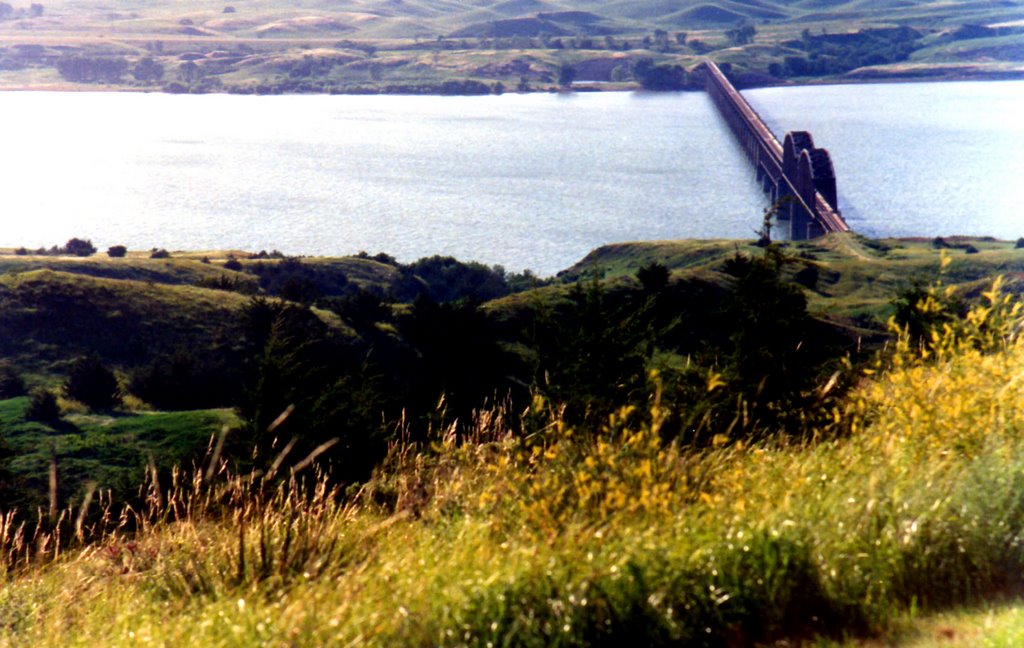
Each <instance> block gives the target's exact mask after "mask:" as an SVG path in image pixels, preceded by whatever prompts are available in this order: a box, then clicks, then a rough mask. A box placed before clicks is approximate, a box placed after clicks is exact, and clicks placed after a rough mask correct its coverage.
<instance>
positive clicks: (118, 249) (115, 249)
mask: <svg viewBox="0 0 1024 648" xmlns="http://www.w3.org/2000/svg"><path fill="white" fill-rule="evenodd" d="M126 254H128V248H126V247H125V246H123V245H111V246H110V247H109V248H107V256H108V257H110V258H111V259H119V258H121V257H123V256H124V255H126Z"/></svg>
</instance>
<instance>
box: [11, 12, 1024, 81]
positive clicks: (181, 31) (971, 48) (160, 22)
mask: <svg viewBox="0 0 1024 648" xmlns="http://www.w3.org/2000/svg"><path fill="white" fill-rule="evenodd" d="M224 7H225V5H224V4H223V3H220V2H217V3H214V2H205V1H193V2H187V3H169V2H159V1H147V2H140V3H132V5H131V6H130V7H125V8H119V9H112V8H111V7H110V6H109V4H104V3H100V2H81V3H79V2H56V3H49V4H47V5H46V12H45V13H44V15H43V16H41V17H36V18H21V19H17V20H9V21H4V22H0V48H3V47H5V46H7V47H11V48H12V49H10V50H9V51H8V52H7V54H10V55H11V56H12V57H13V58H18V57H21V56H22V54H24V52H21V51H18V50H15V49H13V47H14V46H18V45H25V44H41V45H45V46H48V47H57V46H63V47H71V48H79V49H80V51H81V52H82V53H98V52H105V53H108V54H110V53H117V54H120V55H123V56H126V57H127V58H128V59H129V60H130V61H132V62H134V61H136V60H138V59H139V58H141V57H143V56H152V57H156V58H157V59H159V60H161V61H162V63H163V65H164V67H165V69H166V77H165V79H164V81H163V83H169V82H170V81H174V80H177V79H178V78H179V71H180V68H181V66H182V64H183V60H182V59H180V58H179V57H178V56H179V55H180V54H183V53H189V54H193V55H195V54H198V55H203V56H202V57H201V58H199V59H198V62H199V65H200V67H201V69H203V70H207V71H208V72H209V74H210V78H213V79H217V80H219V81H223V82H224V83H225V84H227V85H239V86H247V85H257V84H275V83H279V82H281V81H282V80H284V81H287V80H288V75H289V70H290V69H291V67H292V66H293V64H294V63H295V62H297V61H303V60H307V61H312V62H317V61H320V62H321V63H322V64H323V65H324V66H326V70H327V71H324V68H320V71H319V72H317V73H315V74H314V75H313V76H312V78H313V79H314V80H317V81H325V82H328V83H329V84H330V85H332V86H333V87H335V88H348V89H352V88H359V87H375V86H378V85H386V84H416V83H422V82H433V83H437V82H440V81H442V80H444V79H448V78H466V77H471V78H478V79H484V80H487V81H488V82H494V81H497V80H501V81H503V82H504V83H505V84H506V86H509V84H510V83H511V84H512V85H511V86H509V87H514V85H515V84H516V83H517V82H518V80H519V78H520V76H521V75H522V74H523V69H522V67H521V61H524V60H526V58H527V56H526V55H527V50H529V51H530V52H531V53H532V54H534V55H536V57H537V58H539V59H540V62H537V63H533V64H531V65H530V67H529V69H528V70H527V71H526V72H525V75H526V76H527V77H528V78H529V79H530V80H531V82H533V83H534V85H535V87H550V86H551V85H552V83H553V80H552V78H551V75H552V74H553V73H555V72H556V71H557V68H558V65H559V64H561V63H562V62H569V63H572V64H574V65H577V66H581V69H594V63H593V62H594V61H605V63H602V64H599V65H597V67H598V68H602V69H605V70H606V73H607V70H610V69H611V68H612V67H614V65H615V63H616V62H617V61H616V57H620V56H622V53H621V52H618V51H612V50H608V49H605V48H604V45H603V43H604V36H605V35H612V36H614V37H615V38H618V39H620V40H621V39H622V38H626V39H629V40H630V41H631V51H630V53H629V55H630V56H633V57H639V56H655V57H659V58H662V59H665V60H671V61H673V62H676V63H681V64H683V65H688V66H690V65H693V64H695V63H696V62H697V61H698V60H699V58H700V57H699V56H697V55H696V54H697V51H696V50H694V49H692V48H690V47H684V46H679V47H676V46H673V48H672V49H671V52H669V53H660V52H658V51H654V50H653V49H651V48H644V47H643V46H642V45H641V43H640V39H641V38H642V37H644V36H651V35H652V34H653V33H654V31H655V30H665V31H668V32H670V33H673V34H674V33H676V32H679V31H685V32H687V33H688V34H689V35H690V38H691V39H699V40H702V41H704V42H705V43H707V44H710V45H711V46H712V47H713V48H714V49H715V50H716V51H715V52H713V53H712V57H713V58H716V59H718V60H721V61H729V62H734V63H736V64H739V65H741V66H746V67H750V68H751V69H756V70H760V71H764V70H765V69H767V66H768V64H769V63H771V62H781V61H782V57H783V56H785V55H786V54H787V52H786V51H785V50H783V49H780V48H779V47H778V44H779V43H781V42H783V41H785V40H787V39H791V38H795V37H798V36H799V34H800V32H801V31H802V30H804V29H811V30H813V31H814V32H815V33H817V32H819V31H821V30H827V31H828V32H830V33H836V32H845V31H848V30H856V29H860V28H870V27H878V26H893V25H904V24H906V25H912V26H914V27H916V28H920V29H923V30H925V31H927V32H930V33H934V34H941V33H942V32H943V31H945V30H947V29H950V28H955V27H957V26H959V25H961V24H964V23H971V24H999V23H1004V22H1011V21H1014V20H1019V19H1020V18H1022V17H1024V13H1022V12H1021V10H1020V9H1019V7H1017V6H1015V5H1011V4H1009V3H981V2H976V3H958V4H956V5H953V4H950V3H946V2H940V1H938V0H921V1H918V2H900V3H886V4H885V5H880V4H879V3H870V4H867V3H864V2H857V1H853V0H846V1H838V2H829V3H825V4H824V5H823V4H822V3H814V2H811V3H806V2H799V1H797V2H793V1H790V2H781V1H780V2H772V3H763V2H736V1H735V0H717V1H708V0H679V1H674V2H644V3H635V2H589V1H584V0H560V1H553V0H550V1H546V2H481V1H478V2H471V3H454V2H430V1H428V0H407V1H405V2H401V3H385V4H381V3H374V2H343V3H328V2H319V1H316V0H314V1H310V2H303V3H287V4H285V3H281V2H271V1H264V2H246V3H245V4H240V5H238V6H236V7H235V9H236V11H235V12H234V13H228V14H225V13H223V10H224ZM541 14H543V16H541ZM744 20H745V21H749V22H751V23H753V24H756V25H757V27H758V30H759V35H758V38H757V40H756V42H755V43H754V44H752V45H749V46H747V47H744V48H730V47H729V43H728V41H727V39H726V38H725V36H724V31H725V30H726V29H729V28H731V27H733V26H734V25H735V24H736V23H737V22H738V21H744ZM508 21H513V22H511V23H510V22H508ZM514 21H518V22H514ZM541 21H546V22H543V24H542V26H541V27H536V26H534V27H530V25H532V24H540V23H541ZM522 29H525V31H520V30H522ZM495 30H497V31H495ZM542 31H543V32H547V33H549V34H558V35H566V36H568V37H570V38H571V37H575V36H586V37H592V38H593V39H594V40H596V41H597V45H595V46H593V47H595V49H592V50H591V49H579V50H575V49H565V50H557V51H553V50H536V49H532V48H534V47H536V44H522V43H520V44H519V45H515V46H514V47H508V46H507V44H506V46H502V47H501V48H499V49H497V50H495V49H489V48H487V47H483V48H481V44H480V43H479V42H477V40H476V37H477V36H481V35H482V36H486V37H490V36H492V35H495V34H496V35H498V36H504V37H506V40H507V38H508V37H511V36H514V35H516V34H524V35H527V36H533V37H537V36H539V35H540V32H542ZM463 33H465V34H471V35H473V36H471V37H470V38H469V41H468V43H467V44H466V45H464V44H463V42H462V41H463V40H464V39H463V38H462V37H461V36H457V35H458V34H463ZM453 35H455V36H453ZM444 36H447V37H449V40H450V41H451V42H450V44H449V45H447V46H445V47H443V48H442V47H440V46H436V45H432V44H435V43H437V39H438V38H439V37H444ZM1022 39H1024V36H1021V35H1017V36H1006V37H1002V38H1001V39H999V42H995V43H989V44H982V43H974V42H973V41H961V42H959V43H955V44H953V45H948V46H940V47H934V48H929V49H927V50H926V51H925V52H923V53H922V54H921V56H920V57H919V60H920V62H921V65H924V66H926V67H928V66H932V67H938V68H943V69H945V68H948V67H949V66H950V64H953V63H959V64H964V65H969V66H970V67H969V68H957V69H955V70H952V72H950V71H949V70H947V74H952V75H968V74H971V73H979V72H985V71H986V70H990V71H992V72H1005V71H1007V70H1011V69H1018V70H1019V67H1020V66H1019V62H1020V60H1021V55H1020V48H1021V42H1022ZM343 41H356V42H357V43H367V42H372V43H373V44H374V46H375V48H376V50H377V54H376V55H373V54H368V53H366V52H364V51H361V50H359V49H358V48H354V47H353V46H352V44H351V42H350V43H344V42H343ZM157 42H159V43H160V45H159V49H156V48H155V45H154V43H157ZM467 46H468V49H467ZM523 48H526V49H523ZM3 53H4V52H2V51H0V55H2V54H3ZM56 54H57V51H56V50H53V51H51V52H49V54H48V56H54V55H56ZM481 55H484V56H486V58H487V61H486V63H487V64H490V65H488V66H482V65H481V64H479V63H477V62H475V59H477V58H479V57H480V56H481ZM0 58H2V56H0ZM193 58H194V57H193ZM608 61H613V62H612V63H608ZM588 66H589V67H588ZM904 67H905V66H904ZM4 68H11V69H9V70H8V69H5V70H4V71H3V72H0V87H8V88H15V87H47V88H63V87H74V85H75V84H72V83H68V82H66V81H63V80H61V78H60V77H59V76H58V75H57V74H56V72H55V70H54V69H53V67H52V64H48V63H46V56H43V57H41V58H38V59H30V62H29V67H27V68H23V69H18V68H19V66H4ZM876 68H877V70H876ZM502 69H507V70H508V71H507V72H500V70H502ZM912 69H914V70H916V71H915V72H914V73H915V74H924V73H925V72H924V71H922V70H920V69H918V68H917V67H915V68H912ZM496 70H499V71H496ZM872 70H875V71H876V72H877V73H879V74H882V75H899V74H902V73H905V70H902V69H899V70H898V69H890V68H889V67H887V66H875V67H872V68H868V72H867V73H870V72H871V71H872ZM862 74H865V73H864V72H862ZM581 78H582V77H581ZM604 80H607V78H605V79H604ZM133 83H134V82H133V79H132V78H131V76H130V75H127V74H126V75H125V76H124V78H123V80H122V82H121V83H120V84H119V85H118V87H132V86H133ZM143 85H145V84H143ZM157 85H158V86H159V85H161V84H157ZM134 86H135V87H138V84H134ZM90 87H95V86H90Z"/></svg>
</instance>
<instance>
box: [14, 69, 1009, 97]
mask: <svg viewBox="0 0 1024 648" xmlns="http://www.w3.org/2000/svg"><path fill="white" fill-rule="evenodd" d="M745 76H746V78H744V77H745ZM453 80H454V79H453ZM1019 80H1024V64H1022V65H1020V66H1015V67H1008V66H1007V65H1006V64H1005V63H999V64H994V65H987V66H978V65H976V64H964V65H956V64H935V65H926V66H902V65H897V66H886V67H877V68H862V69H859V70H853V71H851V72H848V73H846V74H843V75H840V76H830V77H807V78H801V79H799V80H792V79H775V80H774V81H773V80H771V79H770V78H767V76H766V75H758V74H747V75H740V77H739V79H738V81H737V87H738V88H739V89H740V90H754V89H757V88H770V87H794V88H795V87H803V86H831V85H860V84H893V83H957V82H971V81H1019ZM459 81H464V80H461V79H460V80H459ZM173 85H174V84H169V85H168V86H164V87H159V86H147V87H140V86H138V85H130V84H99V83H73V82H69V81H60V82H52V81H45V82H39V83H8V82H5V81H4V79H3V78H2V76H0V92H130V93H165V94H238V95H268V96H269V95H345V96H349V95H350V96H364V95H392V96H403V95H409V96H472V95H483V94H496V95H500V94H536V93H540V94H550V93H558V92H661V91H657V90H645V89H643V88H642V87H641V86H640V85H639V84H638V83H635V82H607V81H589V80H580V81H577V82H575V83H574V84H573V86H572V87H571V88H562V87H558V86H557V85H554V84H547V85H537V86H531V87H530V88H528V89H525V90H520V89H516V88H508V87H505V86H503V85H502V84H500V82H495V83H493V84H490V85H491V86H492V91H491V92H490V93H485V92H465V93H460V92H454V93H452V92H441V91H439V88H440V87H441V86H442V85H443V84H442V83H422V84H417V83H415V82H412V83H405V84H401V85H392V86H372V85H367V86H335V87H330V88H326V89H324V90H321V91H277V90H272V91H268V92H261V91H259V86H241V85H238V86H229V87H222V88H193V89H186V90H185V91H181V90H180V89H174V88H171V87H170V86H173ZM494 86H501V89H499V90H494V88H493V87H494ZM701 90H702V88H697V87H692V88H685V89H682V90H675V91H673V92H693V91H701Z"/></svg>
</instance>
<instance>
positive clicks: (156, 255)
mask: <svg viewBox="0 0 1024 648" xmlns="http://www.w3.org/2000/svg"><path fill="white" fill-rule="evenodd" d="M149 258H150V259H169V258H171V253H170V252H168V251H167V250H165V249H163V248H153V249H152V250H151V251H150V253H149Z"/></svg>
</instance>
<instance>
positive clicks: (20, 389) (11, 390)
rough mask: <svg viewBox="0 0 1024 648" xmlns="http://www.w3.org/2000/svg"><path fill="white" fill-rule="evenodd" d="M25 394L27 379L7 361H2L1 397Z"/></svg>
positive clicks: (0, 375)
mask: <svg viewBox="0 0 1024 648" xmlns="http://www.w3.org/2000/svg"><path fill="white" fill-rule="evenodd" d="M24 395H25V381H23V380H22V379H21V376H19V375H18V373H17V372H16V371H15V370H14V367H12V366H10V365H9V364H7V363H6V362H0V399H4V398H16V397H18V396H24Z"/></svg>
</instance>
